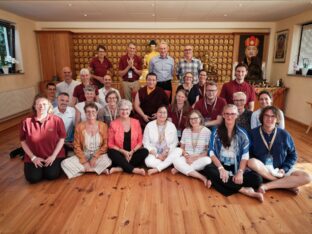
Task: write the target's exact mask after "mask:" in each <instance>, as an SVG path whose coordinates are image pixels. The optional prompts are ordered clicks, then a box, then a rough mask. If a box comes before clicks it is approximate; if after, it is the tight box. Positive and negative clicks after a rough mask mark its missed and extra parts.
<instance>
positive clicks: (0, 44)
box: [0, 20, 15, 71]
mask: <svg viewBox="0 0 312 234" xmlns="http://www.w3.org/2000/svg"><path fill="white" fill-rule="evenodd" d="M8 56H10V57H11V58H15V24H14V23H11V22H8V21H3V20H0V65H5V64H6V61H5V58H6V57H8ZM11 70H12V71H15V64H14V63H13V64H12V65H11Z"/></svg>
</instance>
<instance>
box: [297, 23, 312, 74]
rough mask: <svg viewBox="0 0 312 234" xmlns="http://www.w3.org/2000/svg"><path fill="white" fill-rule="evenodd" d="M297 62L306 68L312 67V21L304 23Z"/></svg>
mask: <svg viewBox="0 0 312 234" xmlns="http://www.w3.org/2000/svg"><path fill="white" fill-rule="evenodd" d="M297 64H298V65H299V67H300V68H304V69H308V68H311V67H312V23H308V24H304V25H302V30H301V39H300V47H299V56H298V62H297Z"/></svg>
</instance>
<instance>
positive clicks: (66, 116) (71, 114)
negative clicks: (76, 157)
mask: <svg viewBox="0 0 312 234" xmlns="http://www.w3.org/2000/svg"><path fill="white" fill-rule="evenodd" d="M57 103H58V105H57V107H55V108H54V109H53V114H54V115H57V116H58V117H60V118H61V119H62V120H63V122H64V125H65V130H66V139H65V143H64V146H65V152H66V154H67V152H68V151H69V150H73V141H74V130H75V129H74V124H75V113H76V112H75V108H73V107H70V106H69V103H70V102H69V95H68V93H65V92H64V93H60V94H59V95H58V97H57Z"/></svg>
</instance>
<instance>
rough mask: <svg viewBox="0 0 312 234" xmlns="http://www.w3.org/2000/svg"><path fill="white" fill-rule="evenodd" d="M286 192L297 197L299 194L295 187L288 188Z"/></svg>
mask: <svg viewBox="0 0 312 234" xmlns="http://www.w3.org/2000/svg"><path fill="white" fill-rule="evenodd" d="M287 190H288V191H290V192H292V193H294V194H295V195H298V194H299V192H300V190H299V188H298V187H295V188H288V189H287Z"/></svg>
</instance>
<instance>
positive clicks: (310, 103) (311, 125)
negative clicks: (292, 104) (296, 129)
mask: <svg viewBox="0 0 312 234" xmlns="http://www.w3.org/2000/svg"><path fill="white" fill-rule="evenodd" d="M307 103H308V104H309V105H310V107H311V108H312V102H307ZM311 127H312V121H311V123H310V125H309V126H308V129H307V131H306V134H308V133H309V131H310V129H311Z"/></svg>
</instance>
